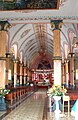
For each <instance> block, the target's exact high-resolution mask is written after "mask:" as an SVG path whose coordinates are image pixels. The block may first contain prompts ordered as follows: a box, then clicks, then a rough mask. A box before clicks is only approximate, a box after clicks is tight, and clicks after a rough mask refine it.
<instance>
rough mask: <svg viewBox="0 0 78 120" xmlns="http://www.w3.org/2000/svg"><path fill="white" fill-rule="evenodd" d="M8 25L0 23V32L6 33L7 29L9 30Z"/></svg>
mask: <svg viewBox="0 0 78 120" xmlns="http://www.w3.org/2000/svg"><path fill="white" fill-rule="evenodd" d="M10 26H11V25H10V23H9V22H8V21H0V31H2V30H3V31H8V28H10Z"/></svg>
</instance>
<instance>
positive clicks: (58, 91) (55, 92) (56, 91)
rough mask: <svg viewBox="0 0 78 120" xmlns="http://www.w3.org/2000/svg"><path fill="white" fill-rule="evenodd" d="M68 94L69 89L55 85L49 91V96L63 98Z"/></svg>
mask: <svg viewBox="0 0 78 120" xmlns="http://www.w3.org/2000/svg"><path fill="white" fill-rule="evenodd" d="M66 92H67V89H65V88H63V86H59V85H53V86H52V87H51V88H50V89H48V91H47V94H48V96H51V97H53V96H63V94H65V93H66Z"/></svg>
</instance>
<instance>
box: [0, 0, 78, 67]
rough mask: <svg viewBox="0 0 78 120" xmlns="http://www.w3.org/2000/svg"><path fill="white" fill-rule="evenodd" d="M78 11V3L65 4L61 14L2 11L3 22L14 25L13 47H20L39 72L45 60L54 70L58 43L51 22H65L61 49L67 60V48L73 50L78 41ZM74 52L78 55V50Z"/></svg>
mask: <svg viewBox="0 0 78 120" xmlns="http://www.w3.org/2000/svg"><path fill="white" fill-rule="evenodd" d="M73 5H74V6H75V7H73ZM77 7H78V0H61V1H60V7H59V9H58V10H35V9H34V10H20V11H0V20H1V21H5V20H7V21H8V22H9V23H10V24H11V28H10V29H9V35H10V38H9V40H10V41H9V43H10V47H11V46H12V45H13V44H17V46H18V52H21V51H22V52H23V57H24V58H25V57H26V60H29V62H30V67H31V68H37V67H38V64H39V62H40V61H41V59H45V60H47V61H49V62H50V64H51V66H52V57H53V49H54V45H53V43H54V42H53V31H52V28H51V20H63V25H62V28H61V31H60V40H61V45H60V47H61V55H62V57H65V52H67V51H65V49H66V48H65V47H64V44H66V45H67V47H68V50H71V46H72V44H73V39H74V37H76V39H77V38H78V12H77ZM74 51H76V52H77V47H76V49H74ZM72 52H73V51H72Z"/></svg>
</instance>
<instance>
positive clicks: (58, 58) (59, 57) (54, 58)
mask: <svg viewBox="0 0 78 120" xmlns="http://www.w3.org/2000/svg"><path fill="white" fill-rule="evenodd" d="M52 59H53V60H62V57H61V56H54V57H53V58H52Z"/></svg>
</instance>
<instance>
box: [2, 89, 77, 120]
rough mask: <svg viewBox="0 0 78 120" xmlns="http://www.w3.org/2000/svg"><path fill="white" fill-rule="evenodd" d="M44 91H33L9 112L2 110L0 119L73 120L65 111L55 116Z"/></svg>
mask: <svg viewBox="0 0 78 120" xmlns="http://www.w3.org/2000/svg"><path fill="white" fill-rule="evenodd" d="M46 92H47V90H46V89H39V90H38V91H36V92H34V93H33V94H32V95H30V96H29V97H27V98H26V99H25V100H24V101H23V102H22V103H21V104H20V105H19V106H17V107H16V108H14V109H13V110H10V112H8V110H7V111H3V115H2V116H1V117H0V120H75V118H74V117H73V116H71V114H70V116H69V117H68V116H67V112H65V114H64V115H62V113H61V114H60V115H59V116H58V118H57V117H56V116H55V113H54V112H53V111H52V110H51V108H52V106H51V107H49V98H48V96H47V94H46ZM1 114H2V111H1V112H0V115H1Z"/></svg>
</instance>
